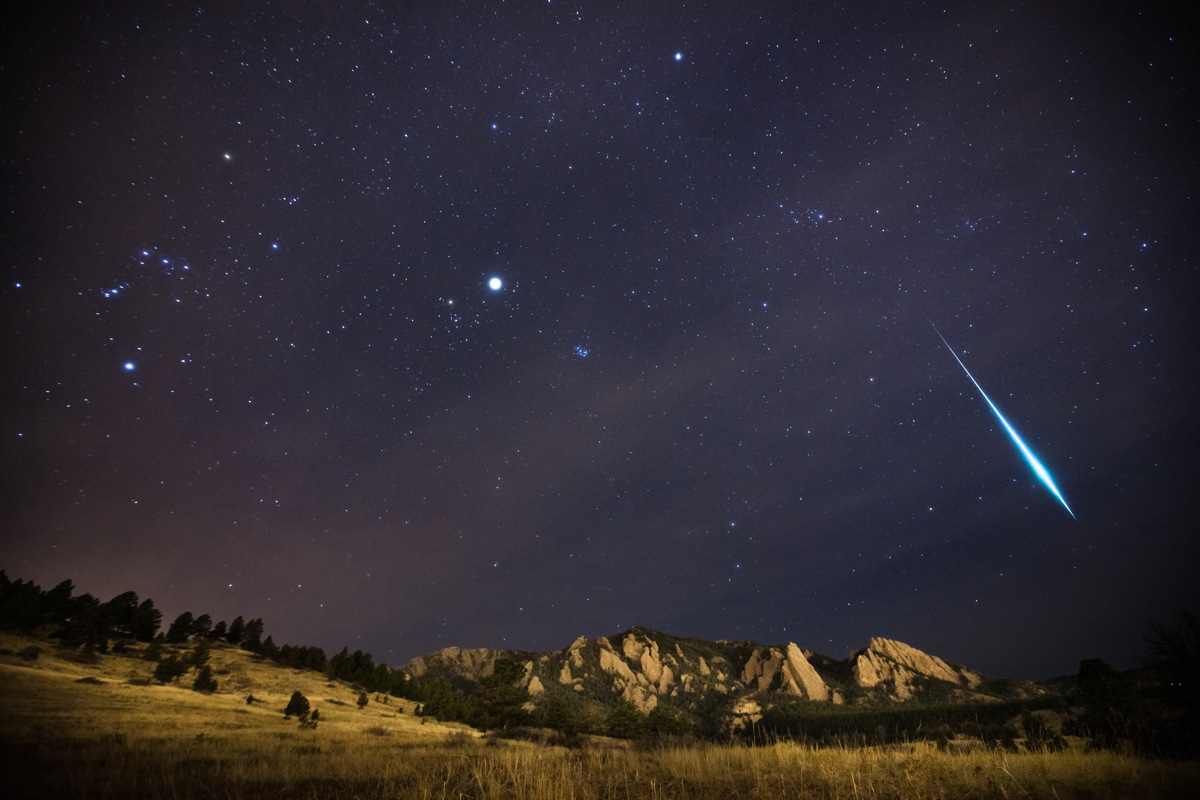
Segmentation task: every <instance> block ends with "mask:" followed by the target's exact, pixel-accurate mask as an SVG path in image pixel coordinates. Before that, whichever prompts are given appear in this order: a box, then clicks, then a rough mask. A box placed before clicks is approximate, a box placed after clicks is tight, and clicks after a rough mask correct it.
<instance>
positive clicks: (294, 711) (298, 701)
mask: <svg viewBox="0 0 1200 800" xmlns="http://www.w3.org/2000/svg"><path fill="white" fill-rule="evenodd" d="M309 707H310V706H309V703H308V698H307V697H305V696H304V695H302V694H300V690H299V689H297V690H296V691H294V692H292V697H291V699H290V700H288V704H287V708H285V709H284V710H283V717H284V719H290V718H291V717H300V718H301V719H303V718H304V717H305V716H306V715H307V714H308V709H309Z"/></svg>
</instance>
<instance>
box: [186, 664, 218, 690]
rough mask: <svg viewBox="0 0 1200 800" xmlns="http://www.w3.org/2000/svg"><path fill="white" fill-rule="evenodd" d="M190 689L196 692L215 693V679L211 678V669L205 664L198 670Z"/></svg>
mask: <svg viewBox="0 0 1200 800" xmlns="http://www.w3.org/2000/svg"><path fill="white" fill-rule="evenodd" d="M192 688H193V689H195V690H196V691H197V692H215V691H216V690H217V679H216V678H214V677H213V671H212V667H210V666H208V665H207V664H205V665H204V666H203V667H202V668H201V669H200V672H199V673H198V674H197V675H196V680H194V681H192Z"/></svg>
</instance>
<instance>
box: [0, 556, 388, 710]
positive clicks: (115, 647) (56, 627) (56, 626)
mask: <svg viewBox="0 0 1200 800" xmlns="http://www.w3.org/2000/svg"><path fill="white" fill-rule="evenodd" d="M74 592H75V585H74V583H73V582H72V581H70V580H65V581H63V582H62V583H60V584H58V585H57V586H55V587H54V588H53V589H49V590H46V591H42V589H41V588H40V587H39V586H38V585H37V584H35V583H33V582H31V581H23V580H16V581H13V580H10V579H9V577H8V575H7V574H6V573H5V572H4V570H0V627H5V628H10V629H15V630H19V631H23V632H25V633H30V632H33V631H36V630H38V629H41V628H46V629H48V630H49V635H50V638H52V639H58V640H59V641H61V642H62V644H63V645H65V646H68V647H77V648H80V649H82V650H84V651H87V652H95V653H108V652H110V651H113V652H119V651H120V649H121V648H122V647H123V646H124V644H123V643H124V642H126V641H130V640H132V641H135V642H148V643H151V644H156V643H157V644H158V645H165V644H173V645H180V644H185V643H187V642H189V641H203V640H207V641H210V642H227V643H228V644H231V645H234V646H237V647H241V648H243V649H245V650H249V651H250V652H252V653H257V654H258V655H260V656H263V657H264V658H268V659H270V660H271V661H274V662H276V663H278V664H282V665H284V666H287V667H293V668H295V669H309V670H314V671H316V672H324V673H326V674H328V675H329V676H330V677H334V678H338V679H340V680H344V681H347V682H349V683H355V684H358V685H360V686H361V687H362V688H363V689H365V690H367V691H371V692H381V693H384V694H394V695H396V696H404V694H405V689H406V686H407V683H408V681H407V677H406V676H405V674H404V673H403V672H402V671H400V670H394V669H391V668H390V667H388V666H387V665H386V664H376V663H375V660H374V658H372V657H371V654H370V653H363V652H362V651H360V650H356V651H354V652H353V653H351V652H349V648H346V647H343V648H342V651H341V652H340V653H338V654H337V655H335V656H333V657H332V658H326V657H325V651H324V650H322V649H321V648H319V647H310V646H304V645H300V646H297V645H290V644H285V645H276V644H275V641H274V640H273V639H272V638H271V637H270V636H266V637H265V638H264V636H263V634H264V630H263V621H262V619H261V618H259V619H251V620H245V619H243V618H242V617H237V618H236V619H234V620H233V622H229V623H226V622H225V621H223V620H222V621H220V622H217V623H215V624H214V623H213V620H212V617H211V616H209V615H208V614H200V615H199V616H195V615H193V614H192V613H191V612H190V611H185V612H183V613H182V614H180V615H179V616H178V617H176V618H175V621H174V622H172V623H171V624H170V626H169V627H168V628H167V630H166V632H165V633H163V632H160V630H159V629H160V627H161V626H162V612H161V611H159V610H158V609H157V608H155V607H154V601H153V600H150V599H146V600H141V601H139V599H138V596H137V594H136V593H135V592H122V593H121V594H119V595H117V596H116V597H114V598H112V599H111V600H109V601H108V602H101V601H100V600H99V599H98V598H96V597H94V596H92V595H90V594H86V593H85V594H81V595H76V594H75V593H74Z"/></svg>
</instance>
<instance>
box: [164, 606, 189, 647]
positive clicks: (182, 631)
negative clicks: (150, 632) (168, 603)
mask: <svg viewBox="0 0 1200 800" xmlns="http://www.w3.org/2000/svg"><path fill="white" fill-rule="evenodd" d="M194 623H195V619H194V618H193V617H192V612H190V611H185V612H183V613H182V614H180V615H179V616H178V617H176V618H175V621H174V622H172V623H171V627H169V628H167V641H168V642H170V643H171V644H183V643H184V642H186V641H187V640H188V637H189V636H191V635H192V625H193V624H194Z"/></svg>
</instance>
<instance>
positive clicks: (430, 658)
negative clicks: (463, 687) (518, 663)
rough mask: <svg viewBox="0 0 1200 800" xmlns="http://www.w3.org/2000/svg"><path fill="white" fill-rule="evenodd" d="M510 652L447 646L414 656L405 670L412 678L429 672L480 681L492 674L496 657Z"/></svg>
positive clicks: (501, 656)
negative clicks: (417, 656)
mask: <svg viewBox="0 0 1200 800" xmlns="http://www.w3.org/2000/svg"><path fill="white" fill-rule="evenodd" d="M508 654H509V651H506V650H483V649H478V650H461V649H459V648H457V647H446V648H443V649H441V650H438V651H437V652H436V653H431V654H430V655H427V656H421V657H419V658H414V659H413V660H412V661H410V662H408V666H406V667H405V668H404V671H405V672H407V673H408V675H409V677H411V678H421V677H424V676H426V675H429V674H434V673H445V674H451V675H456V676H459V677H462V678H466V679H467V680H469V681H479V679H481V678H486V677H487V676H488V675H491V674H492V670H493V668H494V667H495V664H496V659H497V658H503V657H505V656H506V655H508Z"/></svg>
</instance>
